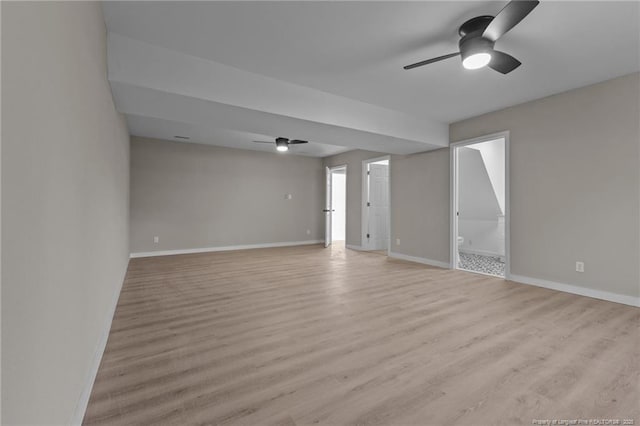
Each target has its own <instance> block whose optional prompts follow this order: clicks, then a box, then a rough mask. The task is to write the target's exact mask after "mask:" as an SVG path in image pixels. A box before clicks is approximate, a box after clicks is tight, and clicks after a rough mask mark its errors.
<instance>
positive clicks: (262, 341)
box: [84, 246, 640, 426]
mask: <svg viewBox="0 0 640 426" xmlns="http://www.w3.org/2000/svg"><path fill="white" fill-rule="evenodd" d="M639 325H640V309H637V308H633V307H629V306H624V305H619V304H615V303H610V302H605V301H599V300H595V299H590V298H586V297H581V296H576V295H571V294H566V293H560V292H555V291H552V290H547V289H542V288H536V287H531V286H525V285H521V284H516V283H511V282H508V281H505V280H502V279H498V278H493V277H489V276H483V275H475V274H470V273H466V272H460V271H450V270H445V269H439V268H432V267H428V266H424V265H419V264H415V263H410V262H404V261H399V260H392V259H388V258H387V257H385V256H382V255H380V254H379V253H363V252H356V251H351V250H345V249H344V247H332V248H328V249H324V248H322V247H320V246H302V247H287V248H276V249H258V250H247V251H237V252H219V253H200V254H192V255H180V256H165V257H157V258H145V259H132V260H131V263H130V266H129V271H128V273H127V277H126V280H125V283H124V286H123V289H122V293H121V296H120V300H119V302H118V307H117V310H116V314H115V317H114V320H113V325H112V329H111V333H110V335H109V341H108V343H107V347H106V350H105V354H104V356H103V359H102V363H101V366H100V369H99V371H98V376H97V378H96V382H95V384H94V388H93V391H92V395H91V399H90V402H89V406H88V409H87V413H86V416H85V419H84V424H87V425H130V424H175V425H178V424H219V425H287V426H303V425H312V424H325V425H346V424H358V425H398V424H403V425H427V424H428V425H431V424H433V425H435V424H505V425H506V424H531V422H532V420H533V419H553V418H559V419H575V418H584V419H589V418H600V419H602V418H610V419H623V418H625V419H629V418H635V419H636V421H637V422H638V421H640V408H639V407H638V401H639V400H640V365H639V363H640V355H639V349H640V347H639V344H640V342H639V335H638V332H639Z"/></svg>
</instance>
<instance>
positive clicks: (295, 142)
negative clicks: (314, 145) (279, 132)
mask: <svg viewBox="0 0 640 426" xmlns="http://www.w3.org/2000/svg"><path fill="white" fill-rule="evenodd" d="M299 143H309V141H301V140H300V139H293V140H290V141H289V145H291V144H299Z"/></svg>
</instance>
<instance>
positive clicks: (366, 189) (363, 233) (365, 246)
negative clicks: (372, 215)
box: [360, 155, 392, 256]
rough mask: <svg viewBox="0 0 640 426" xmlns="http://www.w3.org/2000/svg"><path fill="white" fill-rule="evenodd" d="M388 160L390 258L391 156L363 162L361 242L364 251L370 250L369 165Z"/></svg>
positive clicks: (390, 236)
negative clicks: (368, 233) (368, 234)
mask: <svg viewBox="0 0 640 426" xmlns="http://www.w3.org/2000/svg"><path fill="white" fill-rule="evenodd" d="M384 160H387V161H388V162H389V166H388V167H389V169H388V173H389V177H388V178H387V193H388V195H389V211H388V212H387V231H388V232H389V239H388V241H387V256H390V253H391V239H392V233H391V210H392V209H391V155H383V156H382V157H375V158H368V159H366V160H362V182H361V187H362V188H361V193H362V195H361V197H362V207H361V209H362V214H361V215H360V216H361V217H360V220H361V223H360V231H361V234H360V241H361V247H362V250H370V248H369V247H368V246H369V244H368V241H367V226H368V225H369V215H368V213H369V210H368V209H367V198H368V195H369V187H368V185H367V182H368V180H367V166H366V165H367V164H370V163H377V162H378V161H384Z"/></svg>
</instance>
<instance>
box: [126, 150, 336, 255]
mask: <svg viewBox="0 0 640 426" xmlns="http://www.w3.org/2000/svg"><path fill="white" fill-rule="evenodd" d="M323 179H324V178H323V171H322V160H321V159H318V158H310V157H302V156H295V155H291V154H284V155H283V154H276V153H273V154H272V153H265V152H258V151H247V150H239V149H231V148H222V147H215V146H207V145H197V144H190V143H182V142H169V141H160V140H154V139H143V138H137V137H134V138H132V142H131V252H132V253H138V252H150V251H162V250H178V249H195V248H208V247H226V246H234V245H247V244H265V243H281V242H299V241H309V240H319V239H323V238H324V234H323V232H324V224H323V222H322V220H323V216H322V208H323V194H324V191H323V189H322V185H323V181H324V180H323ZM285 194H292V199H291V200H286V199H285ZM307 230H310V232H311V233H310V234H307ZM154 236H158V237H159V238H160V241H159V243H158V244H154V243H153V237H154Z"/></svg>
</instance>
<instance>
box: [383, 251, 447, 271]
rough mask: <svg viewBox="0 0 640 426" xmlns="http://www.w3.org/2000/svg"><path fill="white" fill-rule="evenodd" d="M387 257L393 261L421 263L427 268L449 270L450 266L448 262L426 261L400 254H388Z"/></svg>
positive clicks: (422, 258)
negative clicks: (434, 267)
mask: <svg viewBox="0 0 640 426" xmlns="http://www.w3.org/2000/svg"><path fill="white" fill-rule="evenodd" d="M389 257H393V258H395V259H400V260H408V261H409V262H416V263H422V264H424V265H429V266H436V267H438V268H445V269H450V268H451V265H450V264H449V263H448V262H441V261H439V260H432V259H426V258H424V257H416V256H409V255H407V254H402V253H394V252H390V253H389Z"/></svg>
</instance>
